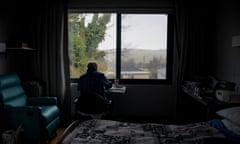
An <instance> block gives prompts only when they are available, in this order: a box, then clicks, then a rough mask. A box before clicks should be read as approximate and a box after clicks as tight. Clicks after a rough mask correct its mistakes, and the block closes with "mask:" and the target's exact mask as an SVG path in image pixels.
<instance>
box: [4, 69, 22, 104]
mask: <svg viewBox="0 0 240 144" xmlns="http://www.w3.org/2000/svg"><path fill="white" fill-rule="evenodd" d="M26 103H27V97H26V95H25V93H24V89H23V88H22V86H21V81H20V79H19V77H18V75H17V74H15V73H13V74H5V75H0V106H25V105H26Z"/></svg>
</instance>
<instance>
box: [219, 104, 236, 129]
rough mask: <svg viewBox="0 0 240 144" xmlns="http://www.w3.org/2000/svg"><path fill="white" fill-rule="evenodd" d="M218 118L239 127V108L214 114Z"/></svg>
mask: <svg viewBox="0 0 240 144" xmlns="http://www.w3.org/2000/svg"><path fill="white" fill-rule="evenodd" d="M216 113H217V114H218V115H219V116H221V117H223V118H224V119H227V120H229V121H231V122H233V123H235V124H237V125H238V126H240V106H239V107H230V108H225V109H222V110H219V111H217V112H216Z"/></svg>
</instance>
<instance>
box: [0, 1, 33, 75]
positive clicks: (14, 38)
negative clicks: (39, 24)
mask: <svg viewBox="0 0 240 144" xmlns="http://www.w3.org/2000/svg"><path fill="white" fill-rule="evenodd" d="M27 4H30V3H26V2H25V1H17V0H11V1H5V2H4V3H1V5H0V42H2V43H6V45H7V48H8V47H9V44H12V43H14V44H16V43H19V48H20V43H21V42H25V43H28V44H29V46H31V41H32V28H33V21H32V15H31V14H32V12H33V9H34V8H33V7H31V6H29V5H27ZM17 47H18V46H16V47H14V48H17ZM30 58H31V56H29V54H28V53H24V51H13V50H7V51H6V52H5V53H0V67H1V68H0V74H6V73H11V72H17V73H19V74H20V75H23V74H24V73H25V72H29V73H30V74H31V66H30V64H29V63H28V62H31V59H30Z"/></svg>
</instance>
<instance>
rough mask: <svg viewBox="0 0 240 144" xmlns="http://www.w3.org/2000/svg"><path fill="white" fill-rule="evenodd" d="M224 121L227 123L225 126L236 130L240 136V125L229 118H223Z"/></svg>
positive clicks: (233, 130)
mask: <svg viewBox="0 0 240 144" xmlns="http://www.w3.org/2000/svg"><path fill="white" fill-rule="evenodd" d="M221 121H222V122H223V124H224V125H225V127H226V128H227V129H228V130H230V131H232V132H234V133H235V134H237V135H239V136H240V126H239V125H237V124H235V123H233V122H231V121H230V120H228V119H223V120H221Z"/></svg>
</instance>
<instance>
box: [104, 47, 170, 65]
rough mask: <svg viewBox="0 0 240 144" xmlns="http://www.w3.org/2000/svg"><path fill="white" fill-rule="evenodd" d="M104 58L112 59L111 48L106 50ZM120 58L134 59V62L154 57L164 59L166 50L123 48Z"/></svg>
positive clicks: (147, 60)
mask: <svg viewBox="0 0 240 144" xmlns="http://www.w3.org/2000/svg"><path fill="white" fill-rule="evenodd" d="M105 52H106V56H105V58H106V59H107V60H108V61H112V60H113V58H114V57H113V52H114V51H113V50H106V51H105ZM121 55H122V60H126V61H128V60H130V59H134V60H135V62H136V63H139V62H141V63H148V62H149V61H150V60H152V59H153V57H155V58H158V59H159V58H161V59H166V50H144V49H141V50H138V49H124V50H123V51H122V54H121Z"/></svg>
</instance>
